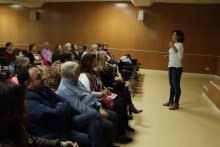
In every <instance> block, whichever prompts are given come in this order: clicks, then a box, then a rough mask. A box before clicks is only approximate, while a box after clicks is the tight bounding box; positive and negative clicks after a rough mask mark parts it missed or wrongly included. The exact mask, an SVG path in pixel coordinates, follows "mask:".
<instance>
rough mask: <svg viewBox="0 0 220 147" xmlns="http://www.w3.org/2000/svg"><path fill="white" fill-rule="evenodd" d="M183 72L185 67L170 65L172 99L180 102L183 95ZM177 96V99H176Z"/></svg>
mask: <svg viewBox="0 0 220 147" xmlns="http://www.w3.org/2000/svg"><path fill="white" fill-rule="evenodd" d="M182 72H183V68H182V67H180V68H176V67H169V82H170V98H169V100H170V101H174V102H175V103H177V104H179V99H180V95H181V88H180V79H181V75H182ZM174 96H175V100H174Z"/></svg>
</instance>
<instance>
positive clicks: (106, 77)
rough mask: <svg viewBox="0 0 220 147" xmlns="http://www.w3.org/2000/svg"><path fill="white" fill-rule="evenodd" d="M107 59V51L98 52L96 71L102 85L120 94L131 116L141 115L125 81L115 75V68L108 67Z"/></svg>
mask: <svg viewBox="0 0 220 147" xmlns="http://www.w3.org/2000/svg"><path fill="white" fill-rule="evenodd" d="M107 59H108V57H107V53H106V52H105V51H98V52H96V68H95V70H96V71H97V72H98V73H99V75H100V77H101V80H102V83H103V84H104V86H105V87H113V90H112V92H114V93H118V94H119V95H120V96H121V97H122V98H124V99H125V100H126V102H127V105H128V111H129V113H130V115H132V113H135V114H138V113H141V112H142V110H137V109H136V108H135V107H134V105H133V103H132V100H131V95H130V92H129V90H128V87H127V86H125V82H124V79H123V78H122V77H118V76H115V75H114V74H113V67H112V66H110V65H108V63H107Z"/></svg>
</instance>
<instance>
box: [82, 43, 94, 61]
mask: <svg viewBox="0 0 220 147" xmlns="http://www.w3.org/2000/svg"><path fill="white" fill-rule="evenodd" d="M83 50H84V52H83V53H82V55H81V58H82V57H83V56H84V55H85V54H86V53H92V52H93V50H92V48H91V47H90V45H89V44H85V45H83Z"/></svg>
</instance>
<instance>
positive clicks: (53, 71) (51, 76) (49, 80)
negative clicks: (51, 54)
mask: <svg viewBox="0 0 220 147" xmlns="http://www.w3.org/2000/svg"><path fill="white" fill-rule="evenodd" d="M66 61H71V54H70V53H61V54H60V55H59V60H57V61H55V62H54V63H53V64H52V65H51V67H50V69H49V72H48V74H47V75H46V76H45V77H46V78H45V80H44V81H45V84H46V85H47V86H49V87H50V88H51V89H52V90H53V91H56V90H57V89H58V86H59V84H60V80H61V78H62V76H61V70H60V67H61V64H62V63H64V62H66Z"/></svg>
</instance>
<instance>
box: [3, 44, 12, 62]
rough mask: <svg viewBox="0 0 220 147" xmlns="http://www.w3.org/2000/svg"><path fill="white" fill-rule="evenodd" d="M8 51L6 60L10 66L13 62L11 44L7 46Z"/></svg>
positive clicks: (5, 55)
mask: <svg viewBox="0 0 220 147" xmlns="http://www.w3.org/2000/svg"><path fill="white" fill-rule="evenodd" d="M5 47H6V51H5V52H4V57H5V60H6V64H7V65H9V64H10V63H11V62H12V47H13V44H12V43H11V42H7V43H6V44H5Z"/></svg>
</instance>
